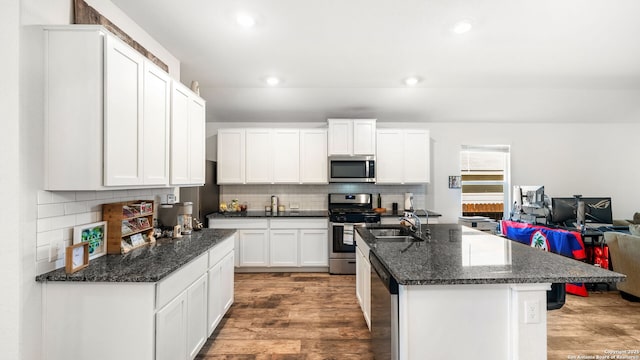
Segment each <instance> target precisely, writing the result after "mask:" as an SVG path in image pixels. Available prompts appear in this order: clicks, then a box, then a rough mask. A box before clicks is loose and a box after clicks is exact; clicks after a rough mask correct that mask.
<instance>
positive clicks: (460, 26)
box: [451, 19, 473, 34]
mask: <svg viewBox="0 0 640 360" xmlns="http://www.w3.org/2000/svg"><path fill="white" fill-rule="evenodd" d="M471 28H473V23H472V22H471V20H468V19H465V20H460V21H458V22H456V23H455V24H453V26H452V27H451V32H453V33H454V34H464V33H466V32H469V31H470V30H471Z"/></svg>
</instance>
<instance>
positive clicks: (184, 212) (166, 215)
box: [158, 202, 193, 237]
mask: <svg viewBox="0 0 640 360" xmlns="http://www.w3.org/2000/svg"><path fill="white" fill-rule="evenodd" d="M158 223H159V224H158V225H159V226H160V227H161V228H162V229H163V230H167V231H171V234H172V237H177V234H175V233H174V232H175V229H176V226H178V225H179V226H180V233H181V234H182V235H189V234H191V231H192V230H193V204H192V203H191V202H184V203H175V204H160V207H159V208H158Z"/></svg>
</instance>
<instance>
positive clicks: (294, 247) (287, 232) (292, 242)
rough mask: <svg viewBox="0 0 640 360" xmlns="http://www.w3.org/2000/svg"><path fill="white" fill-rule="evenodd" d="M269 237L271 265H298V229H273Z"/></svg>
mask: <svg viewBox="0 0 640 360" xmlns="http://www.w3.org/2000/svg"><path fill="white" fill-rule="evenodd" d="M269 239H270V246H269V252H270V255H271V256H270V257H269V264H270V265H271V266H298V230H295V229H278V230H271V231H269Z"/></svg>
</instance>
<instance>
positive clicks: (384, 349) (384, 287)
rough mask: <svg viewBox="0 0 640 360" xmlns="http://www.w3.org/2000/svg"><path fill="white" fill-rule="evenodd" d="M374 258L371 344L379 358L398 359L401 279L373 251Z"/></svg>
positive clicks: (372, 264)
mask: <svg viewBox="0 0 640 360" xmlns="http://www.w3.org/2000/svg"><path fill="white" fill-rule="evenodd" d="M369 261H370V262H371V348H372V350H373V356H374V359H376V360H398V359H399V351H398V350H399V349H398V282H397V281H396V280H395V279H394V278H393V276H391V274H389V272H388V271H387V269H385V267H384V266H383V265H382V263H381V262H380V260H379V259H378V258H377V257H376V256H375V254H374V253H373V252H369Z"/></svg>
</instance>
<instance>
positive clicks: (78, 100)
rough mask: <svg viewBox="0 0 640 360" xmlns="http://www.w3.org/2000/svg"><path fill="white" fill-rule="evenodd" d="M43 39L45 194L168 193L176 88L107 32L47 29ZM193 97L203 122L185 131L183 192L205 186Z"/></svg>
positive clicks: (201, 141) (85, 27) (200, 108)
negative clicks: (161, 189)
mask: <svg viewBox="0 0 640 360" xmlns="http://www.w3.org/2000/svg"><path fill="white" fill-rule="evenodd" d="M40 39H42V40H40V41H43V44H42V46H41V48H42V50H41V51H44V54H43V55H44V56H43V57H42V58H44V59H45V61H44V89H45V91H44V119H45V123H44V128H45V133H44V143H45V145H44V146H45V149H44V150H45V151H44V152H45V156H44V158H45V184H44V188H45V189H46V190H107V189H123V188H145V187H166V186H169V183H170V182H169V180H170V179H169V175H170V165H172V164H170V162H169V159H170V155H171V156H172V151H171V150H170V147H169V146H170V141H171V131H174V130H176V127H175V126H174V127H172V128H170V121H171V84H172V83H173V84H176V83H177V82H175V81H173V80H172V79H171V78H170V77H169V75H168V74H167V73H166V72H164V71H163V70H161V69H159V68H158V67H157V66H156V65H154V64H153V63H151V62H150V61H149V60H147V59H146V58H144V57H143V56H142V55H140V54H139V53H138V52H136V51H135V50H134V49H132V48H131V47H130V46H129V45H127V44H125V43H124V42H122V41H121V40H120V39H118V38H116V37H115V36H113V35H111V34H110V33H109V32H108V31H106V29H104V28H103V27H101V26H96V25H71V26H47V27H44V36H42V37H41V38H40ZM36 41H37V40H36ZM187 91H188V92H189V93H190V95H189V96H190V97H192V98H193V102H194V103H197V104H198V105H197V106H192V107H189V108H188V109H191V110H189V111H191V112H192V116H191V118H198V120H197V121H196V123H194V124H191V122H185V124H184V126H186V128H187V130H186V131H187V133H188V134H189V136H191V137H190V138H189V141H190V145H189V146H190V148H189V150H188V151H187V152H186V154H187V155H186V156H185V157H184V158H182V162H186V163H187V164H188V166H190V168H189V169H190V170H189V171H190V172H189V178H188V181H187V182H184V183H183V184H201V183H202V182H204V176H203V175H204V136H205V133H204V101H203V100H202V99H200V98H199V97H197V96H195V94H193V93H192V92H191V91H190V90H188V89H187ZM187 118H188V119H190V118H189V117H188V116H187ZM196 134H197V136H196ZM200 137H202V139H200ZM200 152H201V154H200ZM172 157H173V156H172ZM173 158H175V157H173ZM200 162H201V163H202V164H201V166H199V165H198V164H199V163H200ZM172 183H173V181H172Z"/></svg>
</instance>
